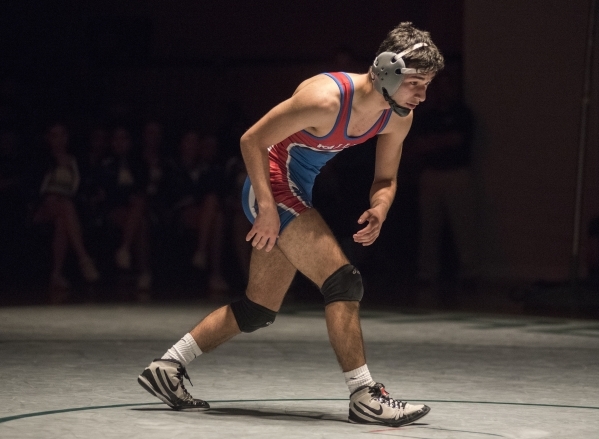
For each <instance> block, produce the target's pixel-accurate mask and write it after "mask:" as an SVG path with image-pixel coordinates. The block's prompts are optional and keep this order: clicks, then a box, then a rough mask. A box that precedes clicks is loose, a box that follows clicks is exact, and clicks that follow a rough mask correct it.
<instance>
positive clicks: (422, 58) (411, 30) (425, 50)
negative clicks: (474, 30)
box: [376, 21, 445, 73]
mask: <svg viewBox="0 0 599 439" xmlns="http://www.w3.org/2000/svg"><path fill="white" fill-rule="evenodd" d="M417 43H426V44H427V46H425V47H420V48H418V49H416V50H414V51H412V52H410V53H408V54H407V55H405V56H404V57H403V59H404V61H405V62H406V67H410V68H413V69H418V70H422V71H423V72H426V73H431V72H432V73H437V72H439V71H440V70H442V69H443V67H444V65H445V62H444V60H443V55H441V52H440V51H439V49H438V48H437V46H435V43H433V40H432V39H431V35H430V33H428V32H427V31H423V30H420V29H417V28H415V27H414V25H413V24H412V23H411V22H409V21H405V22H403V23H399V24H398V25H397V26H396V27H394V28H393V29H392V30H391V31H390V32H389V33H388V34H387V37H386V38H385V39H384V40H383V42H382V43H381V45H380V46H379V50H378V51H377V53H376V55H377V56H378V55H380V54H381V53H383V52H395V53H400V52H402V51H403V50H405V49H408V48H409V47H411V46H413V45H414V44H417Z"/></svg>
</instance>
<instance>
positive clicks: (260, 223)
mask: <svg viewBox="0 0 599 439" xmlns="http://www.w3.org/2000/svg"><path fill="white" fill-rule="evenodd" d="M280 227H281V220H280V218H279V213H278V212H277V207H276V205H273V207H268V208H264V207H262V208H260V210H259V211H258V215H257V216H256V220H255V221H254V225H253V226H252V229H251V230H250V232H249V233H248V234H247V236H246V237H245V240H246V241H252V247H255V248H256V249H257V250H262V249H264V250H266V251H267V252H269V251H271V250H272V248H273V247H274V246H275V244H276V242H277V238H278V237H279V229H280Z"/></svg>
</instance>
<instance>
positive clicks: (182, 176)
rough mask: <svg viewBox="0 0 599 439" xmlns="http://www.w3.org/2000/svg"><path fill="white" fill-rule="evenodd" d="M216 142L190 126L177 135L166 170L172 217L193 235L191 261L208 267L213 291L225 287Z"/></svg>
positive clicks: (219, 172) (221, 289) (205, 267)
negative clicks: (170, 160) (193, 243)
mask: <svg viewBox="0 0 599 439" xmlns="http://www.w3.org/2000/svg"><path fill="white" fill-rule="evenodd" d="M217 153H218V143H217V141H216V138H215V137H213V136H205V137H200V135H199V133H198V132H197V131H194V130H190V131H187V132H186V133H184V134H183V136H182V137H181V140H180V143H179V148H178V154H177V156H176V158H175V159H174V160H173V161H172V163H171V166H170V170H169V183H168V186H169V189H168V191H169V192H168V193H169V199H170V200H171V210H172V213H173V214H174V218H175V221H176V222H177V223H178V224H179V225H180V226H183V227H184V228H185V229H187V230H192V231H193V232H194V233H195V234H196V235H197V244H196V249H195V252H194V254H193V258H192V261H191V263H192V265H193V266H194V267H196V268H198V269H200V270H205V269H206V270H208V271H209V273H210V274H209V288H210V290H211V292H212V293H213V294H214V295H218V294H219V293H220V292H223V291H225V290H228V285H227V283H226V281H225V280H224V278H223V276H222V266H221V264H222V261H221V256H222V245H223V228H222V224H223V218H222V210H221V205H220V199H219V195H220V192H221V190H222V186H223V171H222V169H221V168H220V167H218V166H217V165H216V164H215V159H216V156H217Z"/></svg>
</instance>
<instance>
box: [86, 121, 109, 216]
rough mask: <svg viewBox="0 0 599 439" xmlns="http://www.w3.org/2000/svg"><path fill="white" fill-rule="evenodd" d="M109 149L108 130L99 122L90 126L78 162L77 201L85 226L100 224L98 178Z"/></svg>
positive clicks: (100, 198) (100, 199)
mask: <svg viewBox="0 0 599 439" xmlns="http://www.w3.org/2000/svg"><path fill="white" fill-rule="evenodd" d="M109 149H110V142H109V133H108V130H107V129H106V128H105V127H104V126H103V125H101V124H99V125H96V126H95V127H93V128H92V130H91V132H90V133H89V136H88V138H87V143H86V144H85V145H84V149H83V151H82V154H81V157H80V159H79V164H80V168H81V189H80V190H79V203H80V207H81V209H80V210H81V213H82V217H83V218H84V224H85V225H86V226H92V227H98V226H101V225H102V222H103V218H102V212H101V201H102V196H101V194H100V191H99V186H98V178H99V173H100V168H101V166H102V162H103V160H104V159H105V158H106V155H107V154H108V151H109Z"/></svg>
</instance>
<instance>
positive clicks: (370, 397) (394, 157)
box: [138, 23, 443, 426]
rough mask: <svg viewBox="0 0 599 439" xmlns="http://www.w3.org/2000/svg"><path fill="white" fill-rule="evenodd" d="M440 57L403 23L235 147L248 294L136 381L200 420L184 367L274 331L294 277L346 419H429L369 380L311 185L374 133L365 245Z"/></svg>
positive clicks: (344, 278)
mask: <svg viewBox="0 0 599 439" xmlns="http://www.w3.org/2000/svg"><path fill="white" fill-rule="evenodd" d="M442 68H443V57H442V56H441V54H440V53H439V51H438V49H437V47H436V46H435V45H434V44H433V42H432V40H431V38H430V35H429V33H428V32H424V31H421V30H419V29H416V28H414V26H412V24H411V23H401V24H399V25H398V26H397V27H396V28H394V29H393V30H392V31H391V32H389V34H388V35H387V37H386V39H385V40H384V41H383V43H382V44H381V46H380V48H379V50H378V53H377V56H376V59H375V60H374V62H373V65H372V66H371V68H370V69H369V71H368V72H367V73H364V74H355V73H326V74H321V75H317V76H314V77H312V78H310V79H307V80H306V81H304V82H302V83H301V84H300V85H299V87H298V88H297V89H296V91H295V93H294V94H293V96H292V97H291V98H289V99H287V100H286V101H284V102H281V103H280V104H279V105H277V106H275V107H274V108H273V109H272V110H270V111H269V112H268V113H267V114H266V115H265V116H264V117H262V118H261V119H260V120H259V121H258V122H257V123H256V124H255V125H254V126H252V127H251V128H250V129H249V130H248V131H247V132H246V133H245V134H244V135H243V136H242V138H241V150H242V154H243V158H244V161H245V164H246V167H247V171H248V175H249V178H248V180H247V181H246V184H245V187H244V191H243V200H244V210H245V212H246V215H247V216H248V218H249V219H250V221H252V222H253V227H252V229H251V230H250V232H249V234H248V235H247V240H248V241H250V242H251V244H252V246H253V251H252V257H251V263H250V276H249V282H248V286H247V290H246V294H245V296H244V297H243V298H242V299H240V300H238V301H235V302H233V303H231V304H230V305H227V306H224V307H222V308H219V309H217V310H215V311H213V312H212V313H211V314H209V315H208V316H207V317H206V318H204V319H203V320H202V321H201V322H200V323H199V324H198V325H197V326H196V327H195V328H193V329H192V330H191V331H190V333H188V334H186V335H185V336H184V337H183V338H182V339H181V340H180V341H179V342H178V343H176V344H175V345H174V346H173V347H172V348H171V349H169V350H168V351H167V352H166V353H165V355H164V356H163V357H162V358H161V359H157V360H154V362H152V363H151V364H150V365H149V366H148V367H147V368H146V369H145V370H144V372H143V373H142V374H141V375H140V377H139V379H138V381H139V383H140V384H141V385H142V386H143V387H144V388H145V389H146V390H147V391H148V392H150V393H151V394H153V395H155V396H157V397H158V398H160V399H162V400H163V401H164V402H166V403H167V404H168V405H170V406H171V407H172V408H174V409H176V410H205V409H208V408H209V405H208V403H206V402H205V401H202V400H199V399H194V398H193V397H192V396H191V395H190V394H189V393H188V392H187V391H186V390H185V388H184V387H183V377H184V376H186V375H187V372H186V369H185V367H186V366H187V364H188V363H189V362H190V361H191V360H193V359H194V358H195V357H196V356H198V355H200V354H201V353H203V352H209V351H211V350H213V349H214V348H216V347H217V346H219V345H220V344H222V343H224V342H225V341H227V340H229V339H230V338H232V337H234V336H235V335H237V334H239V333H241V332H253V331H255V330H257V329H259V328H263V327H266V326H269V325H270V324H272V323H273V322H274V320H275V317H276V314H277V312H278V310H279V308H280V306H281V303H282V302H283V298H284V296H285V293H286V291H287V289H288V288H289V285H290V284H291V281H292V279H293V277H294V276H295V274H296V271H297V270H299V271H300V272H302V273H303V274H304V275H305V276H307V277H308V278H309V279H311V280H312V281H313V282H314V283H315V284H316V285H317V286H318V287H319V288H320V291H321V292H322V294H323V297H324V303H325V318H326V324H327V330H328V335H329V339H330V342H331V345H332V347H333V350H334V351H335V354H336V356H337V360H338V361H339V364H340V366H341V369H342V371H343V373H344V376H345V380H346V383H347V386H348V388H349V391H350V403H349V421H350V422H354V423H365V424H371V423H372V424H384V425H389V426H400V425H405V424H409V423H411V422H414V421H416V420H417V419H420V418H421V417H423V416H424V415H426V414H427V413H428V412H429V410H430V409H429V407H427V406H425V405H422V404H417V405H415V404H408V403H406V402H404V401H399V400H396V399H393V398H392V397H391V396H390V395H389V394H388V393H387V391H386V390H385V388H384V386H383V385H382V384H380V383H376V382H375V381H374V380H373V379H372V378H371V376H370V372H369V370H368V367H367V365H366V358H365V355H364V346H363V340H362V332H361V327H360V318H359V304H360V299H361V298H362V295H363V287H362V279H361V276H360V272H359V271H358V270H357V269H356V268H355V267H354V266H353V265H351V264H350V262H349V260H348V259H347V257H346V256H345V255H344V254H343V252H342V250H341V248H340V246H339V244H338V243H337V242H336V240H335V238H334V237H333V234H332V233H331V231H330V229H329V228H328V227H327V225H326V224H325V223H324V221H323V219H322V217H321V216H320V214H319V213H318V212H317V211H316V210H315V209H314V208H312V202H311V200H312V187H313V184H314V180H315V178H316V175H317V174H318V172H319V170H320V168H321V167H322V166H324V164H325V163H326V162H327V161H328V160H329V159H330V158H332V157H333V156H334V155H335V154H336V153H338V152H339V151H341V150H343V149H345V148H348V147H350V146H353V145H356V144H359V143H362V142H364V141H366V140H367V139H369V138H371V137H373V136H375V135H377V136H378V138H377V144H376V162H375V175H374V181H373V183H372V188H371V191H370V208H369V209H368V210H367V211H366V212H364V213H363V214H362V215H361V216H360V218H358V223H359V224H362V225H364V227H363V228H362V229H361V230H360V231H358V232H357V233H356V234H355V235H354V240H355V241H356V242H357V243H360V244H362V245H370V244H372V243H373V242H374V241H375V240H376V239H377V237H378V236H379V233H380V230H381V226H382V224H383V222H384V221H385V218H386V216H387V212H388V210H389V208H390V206H391V203H392V201H393V198H394V196H395V190H396V184H397V183H396V175H397V169H398V166H399V161H400V157H401V151H402V144H403V141H404V138H405V137H406V135H407V133H408V131H409V129H410V125H411V123H412V110H414V109H415V108H416V107H417V106H418V104H419V103H420V102H422V101H424V99H425V97H426V89H427V87H428V85H429V84H430V82H431V80H432V79H433V77H434V76H435V74H436V72H437V71H439V70H440V69H442Z"/></svg>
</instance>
